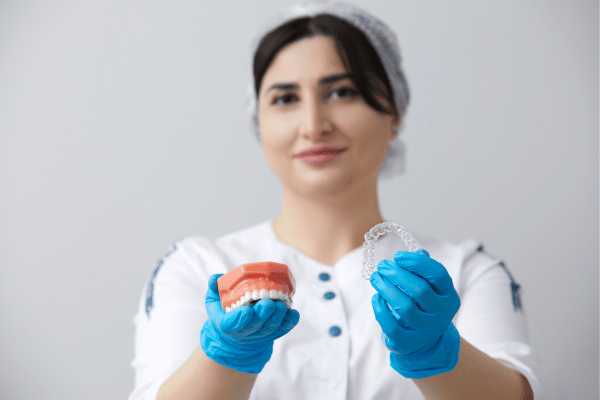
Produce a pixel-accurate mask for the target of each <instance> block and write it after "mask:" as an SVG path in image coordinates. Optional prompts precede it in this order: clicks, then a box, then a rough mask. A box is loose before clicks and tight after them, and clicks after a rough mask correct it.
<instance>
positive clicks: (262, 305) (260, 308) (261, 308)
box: [243, 299, 275, 335]
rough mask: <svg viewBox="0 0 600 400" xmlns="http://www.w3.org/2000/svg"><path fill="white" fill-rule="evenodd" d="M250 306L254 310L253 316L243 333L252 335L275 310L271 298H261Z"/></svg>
mask: <svg viewBox="0 0 600 400" xmlns="http://www.w3.org/2000/svg"><path fill="white" fill-rule="evenodd" d="M251 308H252V309H253V310H254V318H253V319H252V322H250V323H249V324H248V326H247V327H246V329H245V330H244V332H243V333H244V335H252V334H254V333H255V332H257V331H258V330H260V328H262V326H263V324H264V323H265V322H266V321H267V320H268V319H269V318H270V317H271V315H272V314H273V312H274V311H275V302H274V301H273V300H271V299H261V300H260V301H258V302H257V303H255V304H254V305H253V306H252V307H251Z"/></svg>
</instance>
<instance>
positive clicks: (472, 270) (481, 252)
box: [414, 234, 504, 292]
mask: <svg viewBox="0 0 600 400" xmlns="http://www.w3.org/2000/svg"><path fill="white" fill-rule="evenodd" d="M414 236H415V238H416V239H417V240H418V241H419V243H420V244H421V245H422V246H423V248H425V249H426V250H427V251H428V252H429V255H430V256H431V257H432V258H434V259H436V260H437V261H439V262H441V263H442V264H443V265H444V266H445V267H446V269H447V270H448V273H449V274H450V276H451V277H452V280H453V281H454V284H455V287H456V289H457V290H458V291H459V292H460V291H461V288H464V287H466V286H469V285H470V284H471V283H473V281H475V280H477V278H478V277H480V276H481V275H483V274H485V273H486V272H487V271H489V270H491V269H496V268H498V267H504V264H503V262H502V260H501V259H499V258H497V257H495V256H493V255H491V254H489V253H487V252H486V251H485V246H484V244H483V243H482V242H481V241H479V240H476V239H472V238H471V239H466V240H463V241H461V242H459V243H454V242H451V241H448V240H443V239H436V238H431V237H428V236H424V235H417V234H415V235H414Z"/></svg>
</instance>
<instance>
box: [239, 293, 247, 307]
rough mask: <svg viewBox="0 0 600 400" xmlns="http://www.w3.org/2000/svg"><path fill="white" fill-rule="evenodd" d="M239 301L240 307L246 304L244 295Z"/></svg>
mask: <svg viewBox="0 0 600 400" xmlns="http://www.w3.org/2000/svg"><path fill="white" fill-rule="evenodd" d="M240 301H241V302H242V305H243V304H246V295H243V296H242V297H241V298H240Z"/></svg>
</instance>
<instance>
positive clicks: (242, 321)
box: [216, 306, 255, 336]
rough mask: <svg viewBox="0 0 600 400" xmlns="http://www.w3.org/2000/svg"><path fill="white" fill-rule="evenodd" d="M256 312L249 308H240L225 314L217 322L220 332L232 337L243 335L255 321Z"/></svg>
mask: <svg viewBox="0 0 600 400" xmlns="http://www.w3.org/2000/svg"><path fill="white" fill-rule="evenodd" d="M254 314H255V312H254V310H253V309H252V308H251V307H248V306H242V307H238V308H236V309H235V310H232V311H229V312H228V313H224V314H223V315H222V316H221V317H220V318H219V319H218V320H217V321H216V326H217V328H219V330H220V331H221V332H223V333H225V334H227V335H230V336H238V335H243V334H244V332H245V330H246V329H247V327H248V325H249V324H250V323H251V322H252V321H253V319H254Z"/></svg>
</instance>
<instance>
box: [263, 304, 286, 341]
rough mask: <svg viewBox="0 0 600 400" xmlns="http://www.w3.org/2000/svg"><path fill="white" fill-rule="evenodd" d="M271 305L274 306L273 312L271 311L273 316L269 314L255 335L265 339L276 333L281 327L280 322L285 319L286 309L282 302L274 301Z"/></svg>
mask: <svg viewBox="0 0 600 400" xmlns="http://www.w3.org/2000/svg"><path fill="white" fill-rule="evenodd" d="M273 303H274V304H275V310H274V311H273V314H271V316H270V317H269V318H268V319H267V320H266V321H265V322H264V323H263V325H262V326H261V328H260V329H259V330H258V331H256V334H257V335H261V336H264V337H267V336H269V335H270V334H272V333H273V332H276V331H277V330H278V329H279V327H280V326H281V322H282V321H283V318H284V317H285V314H286V311H287V307H286V306H285V304H284V303H283V302H282V301H274V302H273Z"/></svg>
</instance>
